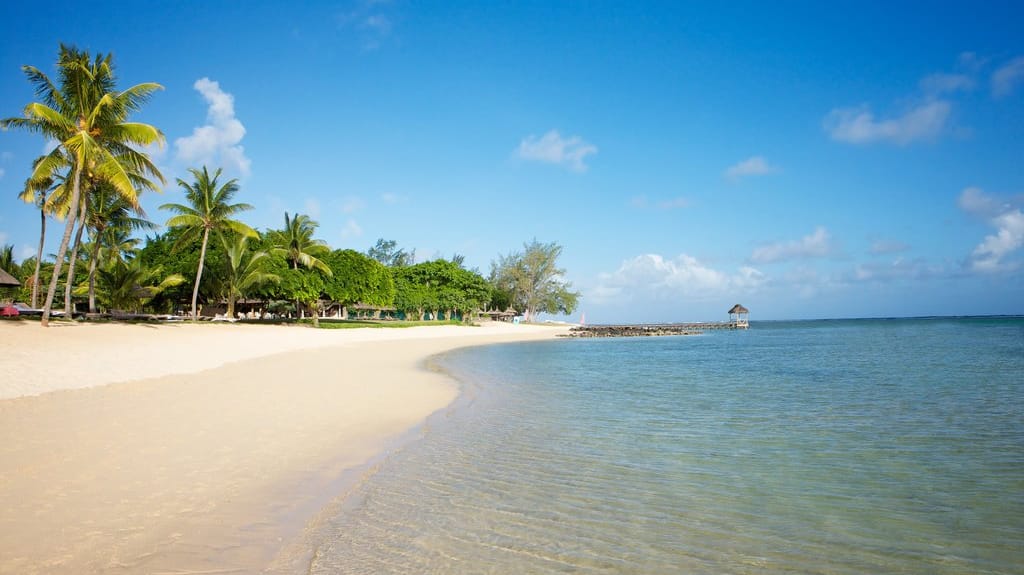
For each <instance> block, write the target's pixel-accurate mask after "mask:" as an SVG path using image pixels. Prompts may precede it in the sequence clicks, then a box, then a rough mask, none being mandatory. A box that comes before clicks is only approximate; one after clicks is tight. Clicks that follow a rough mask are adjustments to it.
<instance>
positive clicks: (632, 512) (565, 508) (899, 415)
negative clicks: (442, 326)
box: [311, 318, 1024, 574]
mask: <svg viewBox="0 0 1024 575" xmlns="http://www.w3.org/2000/svg"><path fill="white" fill-rule="evenodd" d="M435 361H436V362H438V365H440V366H441V367H443V369H445V370H446V371H448V372H450V373H452V374H453V375H454V376H455V377H457V378H458V379H459V380H460V381H461V382H462V385H463V389H464V393H463V397H462V399H461V400H460V403H459V405H458V406H457V407H455V408H452V409H449V410H448V411H446V412H445V413H444V414H443V415H441V416H438V417H435V418H434V419H433V420H432V422H431V423H430V424H429V426H428V429H427V430H426V432H425V433H424V435H423V437H422V439H420V440H418V441H416V442H414V443H412V444H410V445H409V446H407V447H406V448H404V449H402V450H401V451H399V452H397V453H395V454H394V455H392V456H391V457H390V458H388V459H387V460H386V461H385V462H384V463H383V464H382V465H381V466H380V469H379V471H378V472H376V473H375V474H373V475H372V476H371V477H370V478H369V479H367V480H366V481H365V482H364V483H363V484H362V485H360V486H359V487H358V488H357V489H356V490H355V492H354V493H353V494H352V495H351V496H350V497H348V499H347V500H346V502H345V504H344V506H342V508H341V510H340V511H338V512H337V514H336V515H335V516H334V517H333V518H332V519H331V520H330V521H328V522H327V523H326V524H325V525H324V526H323V527H322V528H321V529H322V533H321V535H322V538H321V543H320V544H319V545H318V548H317V549H316V551H315V555H314V559H313V563H312V567H311V572H312V573H317V574H320V573H324V574H326V573H520V574H522V573H708V574H720V573H752V574H753V573H757V574H776V573H787V574H790V573H823V574H824V573H828V574H847V573H872V574H874V573H920V574H944V573H971V574H983V573H1002V574H1010V573H1016V574H1019V573H1024V319H1021V318H973V319H972V318H965V319H942V318H937V319H897V320H843V321H801V322H756V323H753V324H752V326H751V329H750V330H749V331H721V332H709V333H707V334H705V335H700V336H682V337H661V338H618V339H597V340H557V341H545V342H536V343H520V344H510V345H497V346H489V347H480V348H473V349H464V350H459V351H455V352H452V353H449V354H447V355H445V356H442V357H439V358H436V360H435Z"/></svg>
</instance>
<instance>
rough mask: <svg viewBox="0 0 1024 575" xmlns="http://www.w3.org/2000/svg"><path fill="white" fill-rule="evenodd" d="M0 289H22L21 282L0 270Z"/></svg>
mask: <svg viewBox="0 0 1024 575" xmlns="http://www.w3.org/2000/svg"><path fill="white" fill-rule="evenodd" d="M0 287H21V282H19V281H18V280H17V279H15V277H14V276H12V275H11V274H9V273H7V272H5V271H4V270H2V269H0Z"/></svg>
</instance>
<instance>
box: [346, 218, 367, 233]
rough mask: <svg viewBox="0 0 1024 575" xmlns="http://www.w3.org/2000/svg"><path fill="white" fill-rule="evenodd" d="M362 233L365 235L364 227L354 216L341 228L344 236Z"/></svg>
mask: <svg viewBox="0 0 1024 575" xmlns="http://www.w3.org/2000/svg"><path fill="white" fill-rule="evenodd" d="M361 235H363V228H362V227H361V226H360V225H359V223H358V222H356V221H355V220H353V219H352V218H349V219H348V220H347V221H346V222H345V225H344V226H342V228H341V237H342V238H356V237H359V236H361Z"/></svg>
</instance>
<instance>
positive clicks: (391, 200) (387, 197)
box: [380, 192, 404, 205]
mask: <svg viewBox="0 0 1024 575" xmlns="http://www.w3.org/2000/svg"><path fill="white" fill-rule="evenodd" d="M380 199H381V201H382V202H384V203H385V204H389V205H395V204H397V203H399V202H401V201H402V200H403V199H404V198H403V197H402V196H399V195H398V194H392V193H391V192H384V193H383V194H381V195H380Z"/></svg>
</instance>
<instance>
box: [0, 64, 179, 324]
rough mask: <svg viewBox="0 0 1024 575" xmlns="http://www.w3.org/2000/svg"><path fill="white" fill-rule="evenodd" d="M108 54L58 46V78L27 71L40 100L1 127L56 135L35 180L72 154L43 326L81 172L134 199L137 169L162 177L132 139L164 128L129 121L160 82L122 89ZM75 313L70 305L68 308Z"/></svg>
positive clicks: (158, 139)
mask: <svg viewBox="0 0 1024 575" xmlns="http://www.w3.org/2000/svg"><path fill="white" fill-rule="evenodd" d="M111 61H112V56H111V55H109V54H108V55H106V56H104V55H102V54H101V55H97V56H96V58H95V59H90V56H89V53H88V52H85V51H81V50H77V49H75V48H73V47H68V46H64V45H61V47H60V53H59V56H58V59H57V69H58V74H59V78H60V79H59V85H57V84H54V83H53V82H52V81H51V80H50V78H48V77H47V76H46V74H44V73H43V72H41V71H40V70H38V69H37V68H34V67H32V66H24V67H23V68H22V70H23V71H24V72H25V75H26V76H27V77H28V80H29V82H31V83H32V84H33V85H34V86H35V88H36V96H37V97H38V98H40V99H41V100H42V101H41V102H33V103H31V104H29V105H27V106H26V107H25V109H24V111H23V117H21V118H7V119H5V120H3V121H0V127H3V128H21V129H25V130H28V131H30V132H34V133H38V134H42V135H43V136H45V137H48V138H52V139H54V140H56V141H57V143H58V145H57V147H56V148H55V149H54V150H53V151H52V152H50V153H49V154H47V155H46V156H45V157H44V158H43V160H42V161H40V162H39V163H38V164H37V165H36V166H35V169H34V170H33V172H32V175H31V179H32V180H36V181H38V180H42V179H43V178H46V177H48V176H52V175H53V174H55V173H57V172H58V171H60V169H61V168H62V167H63V166H65V165H66V164H67V161H68V160H70V161H71V164H72V169H71V189H72V192H71V197H70V200H69V202H68V204H69V206H70V207H71V209H69V212H68V216H67V218H66V222H65V224H64V235H63V237H62V238H61V244H60V248H59V250H58V251H57V259H56V262H55V265H54V270H53V272H54V273H53V277H52V278H51V280H50V287H49V289H48V290H47V294H46V302H45V304H44V305H43V318H42V325H43V326H46V325H48V324H49V319H50V310H51V307H52V305H53V296H54V294H55V292H56V291H57V282H58V279H59V276H60V271H61V265H62V264H63V261H64V256H65V254H66V253H67V249H68V244H69V243H70V242H71V235H72V232H73V231H74V228H75V224H76V222H77V210H76V208H78V207H79V206H80V203H79V201H80V196H81V190H82V180H83V175H84V176H85V177H93V176H94V177H96V178H98V179H102V180H106V181H109V182H110V183H111V184H112V185H113V186H114V188H115V189H116V190H117V192H118V193H119V194H121V195H122V196H124V197H125V198H126V199H128V200H129V201H131V202H137V201H138V200H137V196H138V189H137V187H136V183H135V182H134V181H133V178H132V174H133V173H134V174H152V175H153V176H154V177H156V178H157V179H159V180H160V181H163V177H162V176H161V175H160V171H159V170H158V169H157V168H156V166H155V165H154V164H153V163H152V162H151V161H150V159H149V157H148V156H147V155H146V154H145V153H143V152H140V151H138V150H136V149H134V148H133V147H132V146H148V145H151V144H154V143H158V144H160V145H163V142H164V136H163V134H162V133H161V132H160V131H159V130H157V129H156V128H154V127H153V126H150V125H148V124H142V123H135V122H128V121H127V119H128V116H129V115H130V114H131V113H133V112H136V111H138V110H139V109H140V108H141V107H142V105H143V104H144V103H145V102H146V101H147V100H148V99H149V97H150V96H151V95H152V94H153V92H155V91H156V90H159V89H161V88H162V87H161V86H160V85H159V84H154V83H144V84H137V85H135V86H132V87H131V88H128V89H127V90H124V91H121V92H117V91H115V90H116V78H115V75H114V71H113V65H112V62H111ZM65 312H66V313H67V314H68V315H69V316H70V315H71V312H72V310H70V309H66V310H65Z"/></svg>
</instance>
